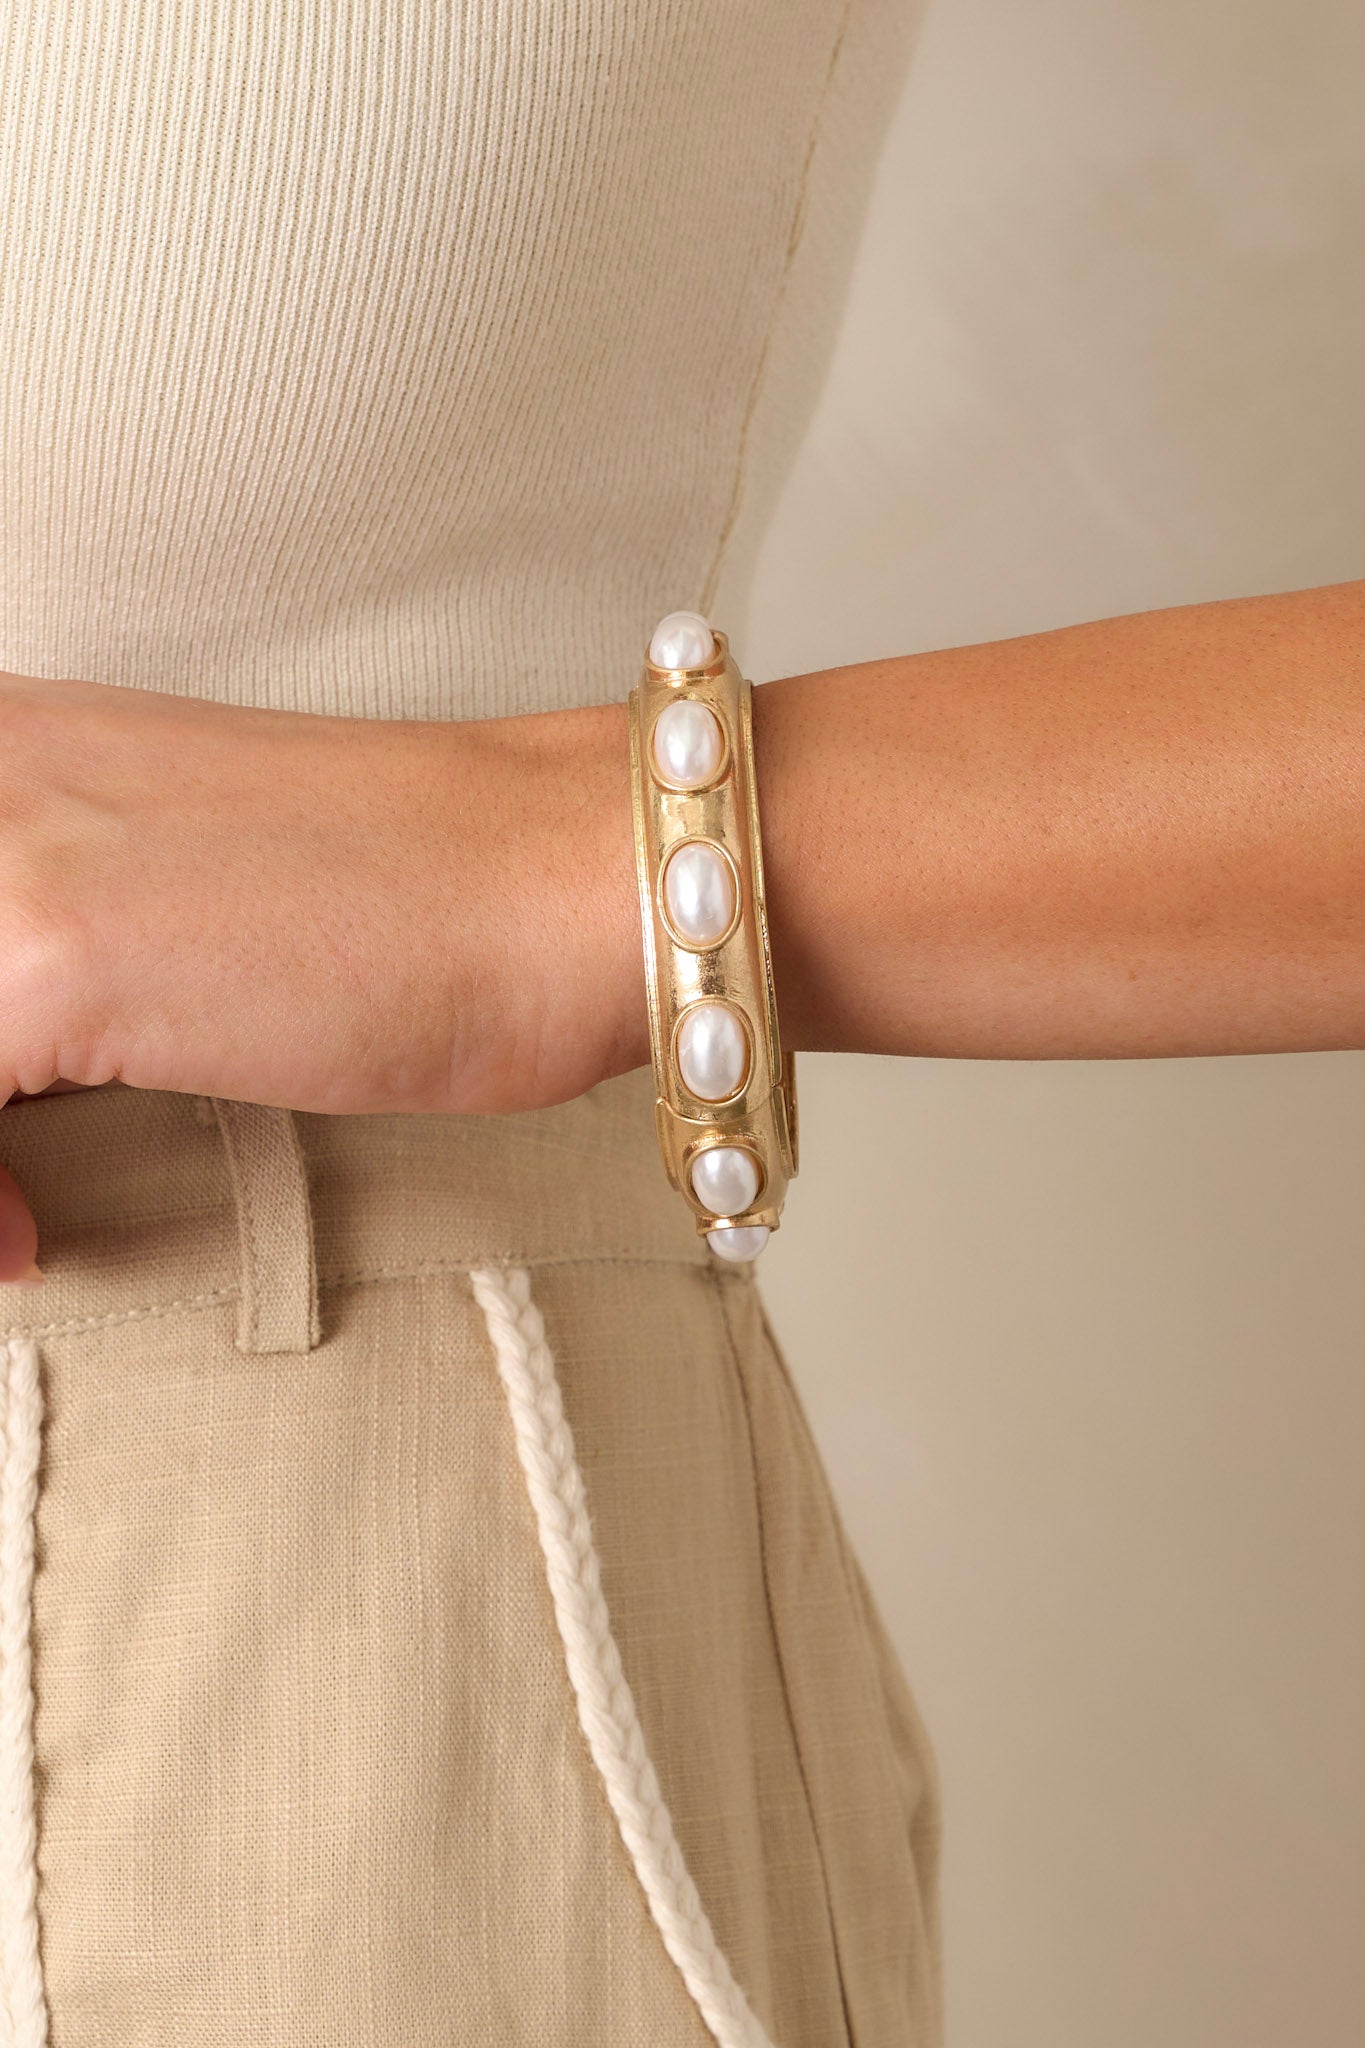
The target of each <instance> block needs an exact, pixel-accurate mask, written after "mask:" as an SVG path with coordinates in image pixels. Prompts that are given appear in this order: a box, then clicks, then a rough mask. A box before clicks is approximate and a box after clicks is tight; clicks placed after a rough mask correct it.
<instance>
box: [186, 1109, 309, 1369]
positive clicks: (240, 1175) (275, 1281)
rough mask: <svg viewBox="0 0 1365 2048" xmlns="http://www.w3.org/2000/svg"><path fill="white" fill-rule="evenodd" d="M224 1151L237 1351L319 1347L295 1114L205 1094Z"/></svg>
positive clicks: (305, 1194) (305, 1192)
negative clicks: (236, 1253)
mask: <svg viewBox="0 0 1365 2048" xmlns="http://www.w3.org/2000/svg"><path fill="white" fill-rule="evenodd" d="M209 1101H210V1103H211V1105H212V1108H213V1113H214V1115H215V1116H216V1117H217V1119H218V1128H219V1130H220V1131H221V1132H222V1135H223V1147H224V1150H225V1151H226V1153H227V1164H228V1174H229V1176H230V1178H231V1181H232V1193H233V1198H234V1200H235V1201H236V1204H237V1227H238V1232H239V1236H240V1240H241V1251H242V1297H241V1308H240V1310H239V1312H238V1317H237V1349H238V1350H239V1351H311V1350H312V1349H313V1347H314V1345H316V1344H317V1343H319V1342H320V1341H321V1328H320V1322H319V1313H318V1275H317V1259H316V1256H315V1253H314V1248H313V1213H312V1207H311V1204H310V1202H309V1198H308V1178H307V1174H306V1173H305V1171H304V1164H303V1154H302V1152H301V1151H300V1149H299V1134H298V1128H297V1126H296V1124H295V1122H294V1113H293V1111H292V1110H289V1109H276V1108H274V1107H272V1106H270V1105H268V1104H266V1103H260V1102H230V1101H228V1100H226V1099H225V1098H223V1097H219V1096H216V1095H215V1096H210V1098H209Z"/></svg>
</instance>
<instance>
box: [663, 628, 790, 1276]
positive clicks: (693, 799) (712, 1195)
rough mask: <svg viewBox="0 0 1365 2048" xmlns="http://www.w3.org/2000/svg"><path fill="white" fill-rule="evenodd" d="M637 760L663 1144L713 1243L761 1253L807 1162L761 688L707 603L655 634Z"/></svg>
mask: <svg viewBox="0 0 1365 2048" xmlns="http://www.w3.org/2000/svg"><path fill="white" fill-rule="evenodd" d="M674 664H676V665H674ZM630 767H631V781H632V790H633V801H634V828H635V867H636V876H637V880H638V883H639V892H640V918H641V928H642V933H643V938H644V962H645V986H646V993H647V997H648V1002H649V1031H650V1047H651V1052H652V1056H653V1062H654V1081H655V1105H654V1114H655V1123H656V1126H657V1129H658V1136H659V1149H660V1152H661V1153H662V1155H663V1162H664V1166H665V1168H666V1169H667V1172H668V1177H669V1179H670V1181H671V1182H672V1184H673V1186H674V1187H675V1188H677V1190H678V1192H679V1193H680V1194H681V1195H683V1196H684V1197H685V1199H686V1200H687V1202H688V1204H689V1205H690V1207H691V1209H692V1211H693V1214H694V1216H695V1217H696V1223H697V1230H698V1233H699V1234H700V1235H702V1236H704V1237H705V1238H706V1239H707V1242H708V1243H709V1244H710V1246H711V1248H712V1250H713V1251H715V1252H716V1253H718V1254H719V1256H721V1257H722V1258H728V1259H734V1260H739V1259H750V1258H753V1257H755V1256H756V1255H757V1254H758V1253H759V1252H760V1251H761V1250H762V1248H763V1246H764V1245H765V1244H766V1243H767V1240H768V1236H769V1233H770V1232H771V1231H773V1230H776V1229H777V1227H778V1224H779V1222H780V1220H781V1213H782V1204H783V1201H784V1199H785V1197H786V1192H787V1183H788V1182H789V1181H790V1180H792V1179H794V1177H795V1175H796V1171H797V1127H796V1071H795V1058H794V1055H793V1054H791V1053H786V1054H784V1053H783V1051H782V1048H781V1042H780V1038H779V1034H778V1024H777V1001H776V996H775V993H774V989H773V971H772V955H771V951H770V947H769V940H768V920H767V914H766V910H765V906H764V895H763V848H762V838H761V834H760V830H759V817H758V794H757V789H756V785H755V777H754V751H753V725H752V685H751V684H750V682H749V681H748V679H747V678H746V677H745V676H743V675H741V673H740V671H739V669H738V667H737V666H736V664H735V661H734V658H733V656H732V655H731V653H730V647H729V641H728V638H727V636H726V635H725V634H724V633H723V632H721V631H719V629H716V630H713V629H712V628H711V627H710V626H708V624H707V622H706V621H705V620H704V619H701V618H699V617H697V615H696V614H694V613H680V612H674V613H670V614H669V616H668V617H667V618H666V619H664V620H662V621H661V622H660V624H659V626H658V627H657V628H656V629H655V632H654V635H653V637H652V639H651V641H650V644H649V649H648V651H647V653H646V655H645V662H644V668H643V671H642V673H641V676H640V680H639V682H638V683H637V684H636V685H635V688H634V689H633V690H632V691H631V694H630Z"/></svg>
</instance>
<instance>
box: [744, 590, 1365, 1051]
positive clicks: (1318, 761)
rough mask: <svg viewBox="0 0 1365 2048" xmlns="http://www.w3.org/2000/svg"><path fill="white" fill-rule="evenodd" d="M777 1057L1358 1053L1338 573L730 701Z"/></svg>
mask: <svg viewBox="0 0 1365 2048" xmlns="http://www.w3.org/2000/svg"><path fill="white" fill-rule="evenodd" d="M754 727H755V749H756V755H757V766H758V782H759V799H760V805H761V809H762V819H763V832H764V845H765V864H766V871H767V885H768V898H769V912H770V920H771V925H772V935H773V955H774V974H775V980H776V984H777V992H778V1003H779V1010H780V1015H781V1018H782V1024H783V1030H784V1036H785V1038H786V1041H787V1042H788V1043H789V1044H790V1045H791V1046H792V1047H793V1048H795V1049H800V1048H803V1047H805V1048H811V1049H817V1050H841V1051H860V1052H888V1053H920V1054H935V1055H946V1056H965V1057H974V1058H992V1059H1020V1058H1022V1059H1040V1058H1042V1059H1057V1058H1116V1057H1134V1056H1150V1055H1163V1054H1166V1055H1168V1054H1187V1053H1229V1052H1262V1051H1281V1050H1307V1049H1316V1048H1330V1047H1356V1046H1362V1045H1365V583H1361V582H1356V583H1350V584H1342V585H1333V586H1329V587H1327V588H1324V589H1319V590H1309V591H1301V592H1293V593H1289V594H1287V595H1283V596H1274V597H1263V598H1251V599H1246V600H1236V601H1231V602H1222V603H1214V604H1201V605H1191V606H1185V607H1181V608H1179V609H1175V610H1168V611H1158V612H1149V613H1144V614H1139V615H1136V616H1133V617H1128V618H1119V619H1110V620H1104V621H1099V622H1096V623H1094V624H1087V625H1081V626H1073V627H1068V628H1064V629H1062V630H1060V631H1056V632H1050V633H1042V634H1034V635H1030V636H1028V637H1026V638H1021V639H1015V640H1006V641H999V642H994V643H990V644H987V645H983V646H977V647H967V648H959V649H954V650H952V651H950V652H946V653H935V654H923V655H914V656H909V657H905V658H900V659H888V660H882V661H874V662H867V663H862V664H859V665H856V666H853V667H849V668H843V669H831V670H826V671H823V672H821V673H819V674H814V675H804V676H797V677H791V678H787V679H785V680H782V681H779V682H774V683H771V684H767V685H765V686H763V687H762V688H760V689H759V690H758V691H757V692H756V694H755V712H754Z"/></svg>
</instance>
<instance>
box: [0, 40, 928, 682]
mask: <svg viewBox="0 0 1365 2048" xmlns="http://www.w3.org/2000/svg"><path fill="white" fill-rule="evenodd" d="M914 16H915V8H914V6H913V4H908V0H763V4H757V5H755V4H747V0H746V4H744V5H737V4H736V0H646V4H637V0H631V4H628V5H624V4H622V0H440V4H439V5H438V4H436V0H397V4H395V0H272V4H271V5H265V4H262V0H189V4H188V5H186V4H181V0H119V5H118V6H117V7H111V6H108V5H104V4H101V5H94V6H88V7H84V6H83V7H74V6H70V5H64V4H54V0H26V4H25V5H23V6H22V7H11V8H6V9H5V10H4V12H3V17H0V249H3V251H4V261H3V263H2V264H0V335H2V336H3V338H4V346H3V348H0V457H3V459H2V460H0V667H3V668H6V669H9V670H11V671H13V672H16V673H21V674H27V675H36V676H54V677H55V676H68V677H75V676H79V677H84V678H86V679H88V680H90V681H94V682H106V683H123V684H133V685H140V686H142V687H145V688H153V689H164V690H172V691H178V692H181V693H184V694H187V695H191V696H200V697H215V698H221V699H225V700H229V701H231V702H234V703H240V702H252V703H259V704H275V705H286V706H294V707H297V708H299V709H304V710H315V711H349V712H354V713H358V714H363V715H367V716H374V717H484V716H490V715H495V714H498V713H505V712H520V711H533V710H541V709H550V708H553V707H557V706H568V705H573V704H586V703H600V702H604V701H607V700H609V699H613V698H619V697H623V696H624V695H625V693H626V692H627V690H628V689H629V688H630V685H631V683H632V682H633V681H634V679H635V674H636V672H637V670H638V666H639V660H640V654H641V650H642V648H643V645H644V642H645V640H646V639H647V637H648V634H649V631H650V629H651V628H652V626H653V624H654V622H655V620H656V619H657V618H658V617H659V616H660V615H661V614H662V613H663V612H665V611H667V610H670V609H672V608H673V607H675V606H678V605H686V606H697V607H699V608H700V609H702V610H703V611H707V612H714V613H715V614H716V615H717V616H723V618H724V620H725V622H726V623H727V624H728V625H730V626H731V628H732V630H735V631H738V630H739V628H740V624H741V618H742V613H743V608H744V604H745V600H746V592H747V588H748V583H749V580H750V574H751V568H752V561H753V555H754V551H755V549H756V546H757V543H758V540H759V538H760V536H761V533H762V529H763V526H764V523H765V520H766V516H767V513H768V512H769V510H770V509H771V506H772V503H773V500H774V497H775V494H776V491H777V487H778V485H779V483H780V482H781V480H782V477H783V475H784V474H785V472H786V468H787V465H788V464H789V462H790V460H791V457H792V455H793V452H794V450H795V448H796V445H797V443H798V441H799V439H800V437H801V434H802V432H803V430H804V428H805V425H806V424H807V421H808V418H809V414H810V411H811V409H812V407H813V405H814V401H815V398H816V396H817V393H818V390H819V387H820V384H821V382H822V380H823V377H824V373H825V370H826V367H827V363H828V358H829V353H830V350H831V348H832V344H833V340H834V337H835V333H836V331H837V327H838V322H839V315H840V312H841V309H842V304H843V299H844V286H845V282H846V278H847V274H848V271H849V268H850V266H851V262H852V257H853V253H854V249H855V247H856V240H857V230H858V226H859V223H860V221H861V218H862V214H863V211H864V207H865V201H866V195H867V189H868V186H869V183H870V178H871V173H872V170H873V167H874V164H875V160H876V156H877V153H878V149H879V145H880V142H881V139H882V136H883V134H884V131H885V127H886V122H887V118H888V115H889V112H890V109H891V106H892V104H893V103H894V98H895V94H896V91H897V89H898V86H899V84H900V80H901V77H902V75H903V72H904V68H905V59H906V56H907V52H908V47H909V42H910V33H911V29H912V27H913V24H914ZM738 644H742V641H741V642H739V643H738Z"/></svg>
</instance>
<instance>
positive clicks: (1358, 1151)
mask: <svg viewBox="0 0 1365 2048" xmlns="http://www.w3.org/2000/svg"><path fill="white" fill-rule="evenodd" d="M1362 79H1365V11H1362V10H1361V9H1360V7H1359V6H1358V5H1357V4H1356V0H1292V4H1291V0H1276V4H1273V5H1271V4H1265V0H1126V4H1121V5H1118V6H1115V7H1096V6H1095V5H1094V4H1093V0H1031V4H1030V5H1029V6H1028V7H1026V8H1024V7H1015V6H1009V5H1006V4H1005V0H936V4H935V5H934V6H933V7H932V8H931V10H930V13H929V15H928V18H927V22H926V25H925V29H924V32H923V36H922V39H921V42H920V46H919V50H918V53H917V57H916V60H915V64H914V66H913V69H912V73H911V77H910V82H909V88H908V92H907V94H906V97H905V99H904V103H903V105H902V107H901V110H900V114H899V117H898V121H897V125H896V127H895V130H894V132H893V134H892V136H891V139H890V142H889V145H888V149H887V153H886V155H885V158H884V160H883V163H882V166H881V173H880V178H879V183H878V187H877V191H876V195H875V200H874V204H873V209H872V213H871V216H870V218H869V222H868V228H867V233H866V237H865V240H864V243H863V245H862V249H861V254H860V261H859V266H858V270H857V275H856V281H855V286H854V291H853V297H852V301H851V304H850V308H849V314H848V320H847V324H846V327H845V330H844V332H843V336H842V339H841V343H840V347H839V351H838V355H837V359H836V362H835V365H834V369H833V372H832V375H831V378H830V382H829V385H828V387H827V390H826V393H825V397H824V400H823V403H822V406H821V410H820V413H819V416H818V420H817V422H816V425H815V428H814V430H813V432H812V434H811V436H810V438H809V441H808V443H807V445H806V447H805V449H804V451H803V453H802V456H801V459H800V462H799V464H798V467H797V471H796V473H795V474H794V476H793V477H792V479H791V482H790V486H789V488H788V490H787V492H786V495H785V498H784V501H783V504H782V507H781V510H780V513H779V516H778V518H777V521H776V524H775V527H774V528H773V530H772V531H771V534H770V536H769V539H768V542H767V544H766V546H765V549H764V553H763V557H762V564H761V570H760V576H759V584H758V597H757V603H756V606H755V610H754V614H753V617H752V619H751V621H750V623H749V625H748V626H747V628H746V629H745V640H744V645H745V646H746V648H747V649H748V650H749V656H750V658H749V659H748V661H747V663H746V665H747V666H748V668H749V670H750V672H751V673H752V674H754V675H755V676H756V677H760V678H761V677H764V676H768V675H776V674H782V673H784V672H787V671H789V670H791V669H796V668H803V667H804V668H810V667H818V666H821V665H823V664H825V663H827V662H835V661H839V660H846V659H862V658H866V657H870V656H872V655H874V654H880V653H885V652H888V651H896V650H909V649H912V648H917V647H930V646H937V645H943V644H946V643H950V642H958V641H968V640H981V639H990V638H996V637H1000V636H1003V635H1007V634H1011V633H1017V632H1023V631H1028V630H1031V629H1034V628H1041V627H1046V626H1050V625H1060V624H1063V623H1065V622H1067V621H1069V620H1074V619H1079V618H1084V617H1093V616H1097V615H1100V614H1104V613H1109V612H1119V611H1130V610H1138V609H1142V608H1144V607H1147V606H1152V605H1163V604H1172V603H1178V602H1182V601H1185V600H1188V599H1195V598H1202V597H1216V596H1228V595H1233V594H1235V593H1238V592H1246V591H1258V590H1273V589H1282V588H1287V587H1290V586H1293V585H1302V584H1311V583H1320V582H1328V581H1332V580H1334V579H1337V578H1340V577H1346V576H1352V575H1358V574H1360V573H1362V571H1365V555H1363V553H1362V536H1363V535H1365V129H1363V128H1362V125H1361V117H1360V111H1359V105H1360V92H1361V83H1362ZM1362 687H1365V649H1363V650H1362ZM1363 786H1365V778H1363ZM804 1067H805V1071H804V1074H803V1076H802V1087H803V1090H804V1098H803V1109H804V1129H803V1142H804V1170H803V1173H802V1177H801V1179H800V1181H799V1182H798V1183H797V1186H796V1188H795V1189H794V1190H793V1195H792V1199H791V1202H790V1204H789V1206H788V1214H787V1219H786V1221H785V1223H784V1226H783V1230H782V1233H781V1236H780V1238H779V1239H777V1240H775V1241H774V1244H773V1246H772V1247H771V1249H770V1251H769V1253H768V1254H767V1258H766V1262H765V1264H766V1273H765V1284H766V1289H767V1293H768V1298H769V1300H770V1302H771V1304H772V1307H773V1312H774V1317H775V1320H776V1323H777V1326H778V1329H779V1333H780V1334H781V1336H782V1337H783V1339H784V1342H785V1345H786V1348H787V1351H788V1354H789V1356H790V1358H791V1361H792V1364H793V1367H794V1369H795V1372H796V1374H797V1377H798V1380H799V1382H800V1384H801V1386H802V1387H803V1389H804V1391H805V1395H806V1399H807V1402H808V1406H809V1409H810V1412H811V1416H812V1420H813V1422H814V1424H815V1427H816V1430H817V1433H818V1435H819V1437H820V1440H821V1442H822V1444H823V1446H824V1450H825V1453H826V1457H827V1460H828V1462H829V1465H830V1468H831V1472H832V1475H833V1478H834V1481H835V1484H836V1487H837V1489H838V1492H839V1495H840V1498H841V1500H842V1502H843V1505H844V1509H845V1514H846V1517H847V1520H848V1522H849V1525H850V1527H851V1530H852V1532H853V1534H854V1537H855V1540H856V1541H857V1542H858V1544H859V1546H860V1548H861V1550H862V1553H863V1555H864V1557H865V1558H866V1560H867V1563H868V1566H869V1570H870V1573H871V1576H872V1578H873V1580H874V1583H875V1585H876V1587H877V1589H878V1591H879V1593H880V1596H881V1599H882V1602H883V1605H884V1607H885V1610H886V1613H887V1617H888V1619H889V1621H890V1622H891V1624H892V1626H893V1629H894V1631H895V1634H896V1637H897V1640H898V1642H899V1645H900V1648H901V1652H902V1655H903V1657H904V1659H905V1663H906V1666H907V1670H908V1672H909V1674H910V1677H911V1680H912V1683H913V1685H914V1688H915V1691H916V1694H917V1696H918V1698H919V1701H920V1704H921V1706H922V1707H923V1709H924V1711H925V1713H926V1715H927V1717H928V1719H929V1722H930V1725H931V1728H932V1730H933V1732H934V1735H935V1737H936V1741H937V1746H938V1750H939V1754H940V1757H941V1760H942V1765H943V1770H944V1776H945V1780H946V1793H947V1818H948V1841H947V1855H946V1907H947V1923H948V1931H947V1949H948V1969H949V1986H948V1990H949V2026H950V2041H951V2042H952V2043H953V2044H954V2048H1152V2044H1154V2043H1160V2044H1161V2048H1222V2044H1225V2043H1226V2044H1229V2048H1231V2044H1236V2048H1319V2044H1320V2048H1347V2044H1349V2043H1352V2042H1356V2041H1360V2040H1362V2039H1365V1932H1363V1931H1362V1930H1363V1929H1365V1599H1362V1578H1365V1485H1363V1483H1362V1473H1363V1471H1365V1260H1363V1259H1362V1247H1363V1246H1365V1057H1358V1056H1356V1055H1333V1056H1319V1057H1311V1058H1274V1059H1239V1060H1229V1061H1206V1062H1186V1061H1180V1062H1151V1063H1141V1064H1138V1063H1133V1064H1115V1065H1113V1066H1100V1065H1056V1066H1026V1065H1020V1066H983V1065H974V1064H968V1063H963V1064H960V1065H958V1064H954V1063H952V1062H908V1061H907V1062H895V1061H880V1060H856V1059H839V1060H835V1059H807V1060H806V1061H805V1062H804Z"/></svg>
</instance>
